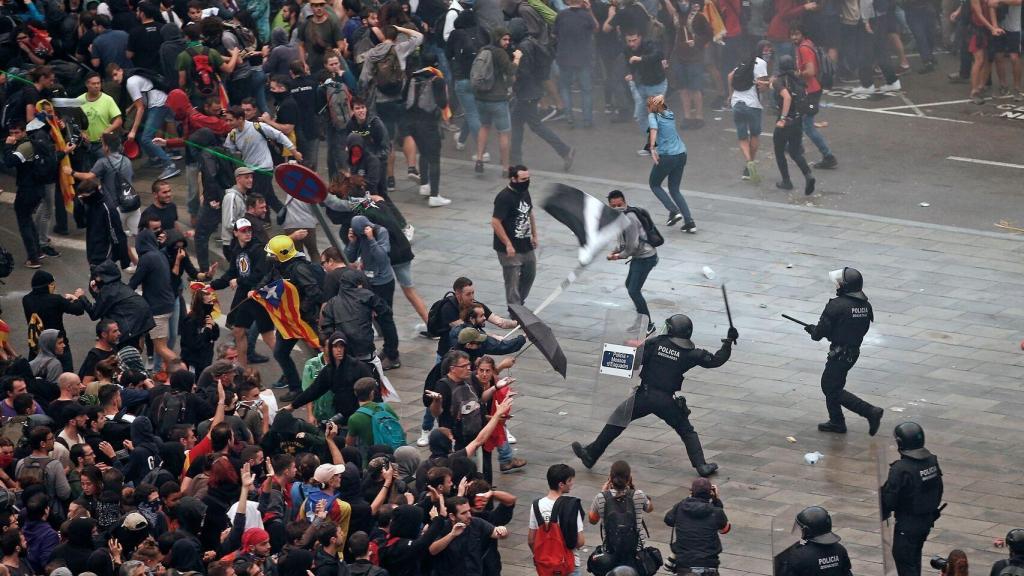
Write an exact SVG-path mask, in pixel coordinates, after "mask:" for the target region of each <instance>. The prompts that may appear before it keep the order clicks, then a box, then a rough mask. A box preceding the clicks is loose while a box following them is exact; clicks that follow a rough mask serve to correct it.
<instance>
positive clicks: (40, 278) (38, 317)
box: [21, 270, 85, 356]
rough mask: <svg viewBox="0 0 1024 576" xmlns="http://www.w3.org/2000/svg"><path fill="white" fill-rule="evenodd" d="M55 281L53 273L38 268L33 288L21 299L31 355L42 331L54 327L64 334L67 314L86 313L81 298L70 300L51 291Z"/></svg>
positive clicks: (33, 277)
mask: <svg viewBox="0 0 1024 576" xmlns="http://www.w3.org/2000/svg"><path fill="white" fill-rule="evenodd" d="M53 281H54V279H53V274H50V273H49V272H47V271H46V270H36V273H35V274H33V275H32V290H31V291H30V292H29V293H28V294H25V296H23V297H22V299H21V307H22V308H23V309H24V311H25V324H27V325H28V346H29V352H30V354H29V355H30V356H31V355H33V354H35V353H36V349H37V342H36V340H37V338H38V337H39V333H40V332H41V331H43V330H46V329H47V328H53V329H54V330H57V331H58V332H60V333H61V334H62V335H63V334H65V332H64V315H65V314H72V315H74V316H81V315H82V314H85V306H84V305H83V304H82V301H81V300H78V301H75V300H68V299H67V298H65V297H64V296H62V295H60V294H52V293H50V283H52V282H53Z"/></svg>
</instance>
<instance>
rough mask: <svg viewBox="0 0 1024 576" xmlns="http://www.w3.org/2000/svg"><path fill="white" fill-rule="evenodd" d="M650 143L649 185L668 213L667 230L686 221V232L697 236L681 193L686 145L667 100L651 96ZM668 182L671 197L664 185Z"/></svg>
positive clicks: (648, 105)
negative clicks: (680, 135)
mask: <svg viewBox="0 0 1024 576" xmlns="http://www.w3.org/2000/svg"><path fill="white" fill-rule="evenodd" d="M647 128H648V136H647V137H648V143H649V145H650V148H651V160H652V161H653V162H654V166H651V175H650V177H649V178H648V184H650V185H651V192H654V195H655V196H657V197H658V200H659V201H660V202H661V204H662V205H663V206H664V207H665V209H666V210H668V221H666V222H665V225H666V226H672V225H673V224H675V223H677V222H679V221H680V220H683V227H682V228H681V230H682V231H683V232H689V233H690V234H693V233H695V232H697V224H696V223H695V222H694V221H693V216H691V215H690V207H689V206H687V205H686V199H685V198H683V195H682V193H680V192H679V184H680V183H681V182H682V181H683V170H684V169H685V168H686V144H683V139H682V138H680V137H679V132H677V131H676V118H675V115H674V114H672V111H671V110H669V109H668V106H667V105H666V104H665V97H664V96H660V95H659V96H651V97H650V98H648V99H647ZM665 178H668V193H667V194H666V193H665V189H664V188H662V187H661V183H662V182H664V181H665Z"/></svg>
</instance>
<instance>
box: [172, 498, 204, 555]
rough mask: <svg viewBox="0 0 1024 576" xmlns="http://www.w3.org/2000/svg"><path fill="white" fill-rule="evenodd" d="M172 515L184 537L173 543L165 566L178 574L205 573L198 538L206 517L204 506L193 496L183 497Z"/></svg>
mask: <svg viewBox="0 0 1024 576" xmlns="http://www.w3.org/2000/svg"><path fill="white" fill-rule="evenodd" d="M174 513H175V515H176V516H177V518H178V532H179V533H180V534H182V535H183V536H184V537H183V538H179V539H177V540H175V541H174V545H173V546H171V553H170V555H169V558H165V559H164V562H165V564H166V565H167V566H168V567H169V568H174V569H175V570H177V571H179V572H187V571H189V570H195V571H196V572H199V573H200V574H204V573H206V569H205V567H204V566H203V561H202V558H203V549H202V546H200V545H199V538H198V534H199V533H200V532H201V531H202V528H203V517H204V516H206V504H203V502H202V500H199V499H198V498H195V497H193V496H185V497H184V498H182V499H181V500H178V504H177V505H175V507H174Z"/></svg>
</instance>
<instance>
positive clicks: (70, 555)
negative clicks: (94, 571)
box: [50, 518, 96, 574]
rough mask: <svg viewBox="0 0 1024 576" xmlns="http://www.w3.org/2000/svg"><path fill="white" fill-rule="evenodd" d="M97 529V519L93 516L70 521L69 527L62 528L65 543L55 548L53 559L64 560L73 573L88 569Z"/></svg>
mask: <svg viewBox="0 0 1024 576" xmlns="http://www.w3.org/2000/svg"><path fill="white" fill-rule="evenodd" d="M95 531H96V520H94V519H92V518H75V519H73V520H71V521H69V523H68V525H67V528H65V529H64V530H62V532H63V534H62V535H63V536H64V539H65V540H64V543H63V544H60V545H59V546H57V547H56V548H54V549H53V555H52V556H51V557H50V559H51V560H63V561H64V562H65V563H66V565H67V567H68V569H69V570H71V573H72V574H81V573H82V572H85V571H86V570H88V567H87V564H88V562H89V555H90V554H92V551H93V549H94V548H95V544H94V543H93V533H94V532H95Z"/></svg>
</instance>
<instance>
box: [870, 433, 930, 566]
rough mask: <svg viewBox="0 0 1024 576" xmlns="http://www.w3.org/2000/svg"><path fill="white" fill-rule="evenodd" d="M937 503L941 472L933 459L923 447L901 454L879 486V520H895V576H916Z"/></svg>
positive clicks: (893, 544) (893, 548) (893, 543)
mask: <svg viewBox="0 0 1024 576" xmlns="http://www.w3.org/2000/svg"><path fill="white" fill-rule="evenodd" d="M941 501H942V469H940V468H939V461H938V459H937V458H936V457H935V455H934V454H932V453H931V452H929V451H928V450H926V449H925V448H923V447H921V448H918V449H915V450H903V451H901V455H900V459H899V460H897V461H895V462H893V463H892V464H891V465H890V466H889V478H888V479H887V480H886V481H885V484H884V485H882V518H883V519H884V518H888V517H889V515H890V514H895V516H896V528H895V530H894V531H893V542H892V558H893V560H894V561H895V563H896V571H897V573H898V574H899V576H920V574H921V549H922V547H923V546H924V542H925V540H927V539H928V533H929V532H930V531H931V529H932V525H933V524H934V523H935V520H937V519H938V517H939V503H940V502H941Z"/></svg>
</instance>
